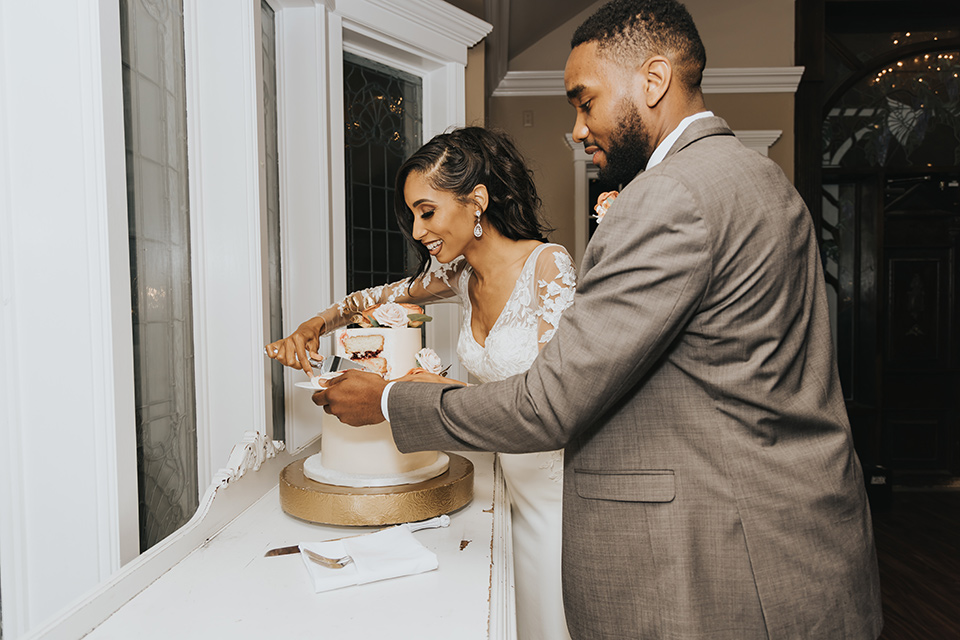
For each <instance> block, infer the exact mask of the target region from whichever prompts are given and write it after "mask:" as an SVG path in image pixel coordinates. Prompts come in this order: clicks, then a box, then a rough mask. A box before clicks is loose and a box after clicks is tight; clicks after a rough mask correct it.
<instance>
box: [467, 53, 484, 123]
mask: <svg viewBox="0 0 960 640" xmlns="http://www.w3.org/2000/svg"><path fill="white" fill-rule="evenodd" d="M484 62H485V56H484V51H483V41H482V40H481V41H480V43H479V44H477V45H474V46H473V47H470V49H469V50H468V51H467V68H466V69H464V79H463V81H464V85H465V89H466V91H465V94H466V97H465V98H464V100H465V101H466V117H465V118H464V124H467V125H476V126H483V125H484V124H485V123H486V109H485V106H486V99H485V97H486V91H485V88H484V82H485V78H486V76H485V74H484Z"/></svg>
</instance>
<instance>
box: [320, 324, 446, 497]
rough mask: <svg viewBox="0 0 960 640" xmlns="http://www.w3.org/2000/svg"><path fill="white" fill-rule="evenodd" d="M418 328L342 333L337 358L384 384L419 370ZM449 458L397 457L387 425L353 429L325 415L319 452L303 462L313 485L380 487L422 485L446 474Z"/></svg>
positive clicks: (424, 453) (428, 455) (431, 454)
mask: <svg viewBox="0 0 960 640" xmlns="http://www.w3.org/2000/svg"><path fill="white" fill-rule="evenodd" d="M421 335H422V334H421V332H420V329H410V328H406V329H384V328H371V329H341V330H340V331H338V332H337V335H336V337H335V343H336V355H338V356H343V357H347V358H350V359H351V360H353V361H354V362H359V363H360V364H363V365H364V367H366V368H368V369H369V370H371V371H374V372H375V373H379V374H381V375H383V376H384V377H385V378H386V379H388V380H390V379H393V378H399V377H401V376H403V375H406V373H407V372H408V371H409V370H410V369H412V368H414V367H415V366H417V364H416V356H417V352H418V351H419V350H420V347H421V345H422V338H421ZM448 463H449V459H448V457H447V455H446V454H443V453H439V452H437V451H418V452H415V453H400V450H399V449H397V445H396V444H395V443H394V441H393V433H392V432H391V430H390V423H389V422H381V423H380V424H376V425H370V426H366V427H351V426H349V425H346V424H343V423H342V422H340V421H339V420H337V418H335V417H334V416H331V415H328V414H326V413H324V414H323V434H322V439H321V446H320V453H318V454H316V455H314V456H311V457H309V458H307V459H306V460H305V461H304V465H303V473H304V475H306V476H307V477H308V478H310V479H311V480H316V481H317V482H323V483H325V484H335V485H340V486H348V487H382V486H393V485H400V484H410V483H413V482H422V481H424V480H428V479H430V478H433V477H436V476H438V475H440V474H441V473H443V472H444V471H446V469H447V466H448Z"/></svg>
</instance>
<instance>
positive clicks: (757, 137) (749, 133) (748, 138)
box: [733, 129, 783, 155]
mask: <svg viewBox="0 0 960 640" xmlns="http://www.w3.org/2000/svg"><path fill="white" fill-rule="evenodd" d="M733 135H735V136H737V139H738V140H740V142H742V143H743V146H745V147H746V148H748V149H753V150H754V151H757V152H759V153H762V154H763V155H768V153H767V152H768V150H769V149H770V147H772V146H773V143H774V142H776V141H777V140H779V139H780V136H782V135H783V131H782V130H780V129H746V130H740V131H734V132H733Z"/></svg>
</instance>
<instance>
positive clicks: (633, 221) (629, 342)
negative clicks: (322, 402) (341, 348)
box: [389, 174, 710, 453]
mask: <svg viewBox="0 0 960 640" xmlns="http://www.w3.org/2000/svg"><path fill="white" fill-rule="evenodd" d="M585 264H586V265H587V269H586V270H585V273H584V274H583V277H582V279H581V281H580V283H579V284H578V285H577V293H576V295H575V297H574V304H573V306H572V307H570V308H569V309H567V310H566V311H565V312H564V313H563V316H562V318H561V320H560V326H559V328H558V330H557V332H556V334H555V335H554V336H553V339H552V340H550V342H549V343H548V344H547V345H546V346H545V347H544V348H543V350H542V351H541V352H540V355H539V356H538V358H537V359H536V360H535V361H534V363H533V365H532V366H531V368H530V369H529V370H528V371H527V372H526V373H524V374H520V375H518V376H514V377H512V378H508V379H507V380H503V381H501V382H494V383H487V384H483V385H478V386H474V387H468V388H462V387H452V386H446V385H436V384H424V383H416V382H406V383H397V384H396V385H394V387H393V388H392V389H391V392H390V397H389V409H390V416H391V419H392V425H393V434H394V439H395V440H396V442H397V445H398V447H399V448H400V450H401V451H417V450H425V449H446V450H487V451H502V452H507V453H523V452H530V451H548V450H553V449H559V448H562V447H565V446H566V445H567V444H568V443H569V442H571V440H572V439H573V438H575V437H576V436H577V435H578V434H580V433H582V432H583V431H584V430H587V429H589V428H590V427H591V425H593V424H594V423H595V422H596V421H597V420H598V418H601V417H602V416H604V415H605V414H606V413H607V412H608V411H609V410H610V409H611V408H612V407H613V406H614V405H616V404H617V403H618V402H620V401H621V399H622V398H623V397H624V396H625V395H627V394H630V393H631V392H632V390H633V389H635V388H636V387H637V385H640V384H642V380H643V378H644V375H645V374H646V373H647V372H648V371H649V370H650V369H651V367H654V366H656V364H657V362H658V360H659V359H660V357H661V356H662V355H663V353H664V352H665V351H666V350H667V349H669V347H670V344H671V343H672V342H673V341H674V340H675V339H676V338H677V336H678V335H679V334H680V333H681V331H682V330H683V329H684V327H685V326H686V324H687V323H688V321H689V320H690V318H691V316H692V315H693V313H694V312H695V310H696V308H697V306H698V305H699V303H700V301H701V300H702V298H703V295H704V292H705V290H706V287H707V285H708V283H709V275H710V251H709V233H708V230H707V226H706V224H705V221H704V218H703V215H702V211H701V209H700V207H699V203H697V202H696V201H695V200H694V198H693V197H692V196H691V195H690V193H689V192H688V190H686V189H685V188H684V187H683V185H682V184H681V183H680V182H678V181H677V180H675V179H672V178H670V177H669V176H665V175H662V174H657V175H649V174H648V175H644V176H641V177H639V178H637V179H636V180H634V181H633V182H632V183H631V185H629V186H628V187H627V188H626V189H625V190H624V191H623V193H621V194H620V197H619V198H618V199H617V200H616V201H615V203H614V204H613V206H612V207H611V209H610V210H609V211H608V213H607V215H606V217H605V218H604V220H603V223H602V224H601V225H600V226H599V228H598V230H597V232H596V233H595V235H594V237H593V239H592V240H591V241H590V245H589V247H588V251H587V256H586V257H585Z"/></svg>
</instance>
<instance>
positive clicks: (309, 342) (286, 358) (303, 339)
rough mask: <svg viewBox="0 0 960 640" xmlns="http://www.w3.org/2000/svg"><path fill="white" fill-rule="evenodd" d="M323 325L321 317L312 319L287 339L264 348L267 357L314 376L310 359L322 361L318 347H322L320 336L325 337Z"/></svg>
mask: <svg viewBox="0 0 960 640" xmlns="http://www.w3.org/2000/svg"><path fill="white" fill-rule="evenodd" d="M323 324H324V323H323V319H322V318H320V317H319V316H316V317H313V318H310V319H309V320H307V321H306V322H304V323H302V324H301V325H300V326H299V327H297V330H296V331H294V332H293V333H291V334H290V335H289V336H287V337H286V338H284V339H282V340H277V341H276V342H271V343H270V344H268V345H267V346H266V347H264V351H265V352H266V354H267V357H268V358H273V359H274V360H276V361H277V362H279V363H280V364H282V365H285V366H287V367H290V368H291V369H302V370H303V372H304V373H306V374H307V375H308V376H310V375H313V367H311V366H310V361H309V358H313V359H314V360H320V359H321V356H320V355H319V354H318V353H317V347H319V346H320V336H321V335H323Z"/></svg>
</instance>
